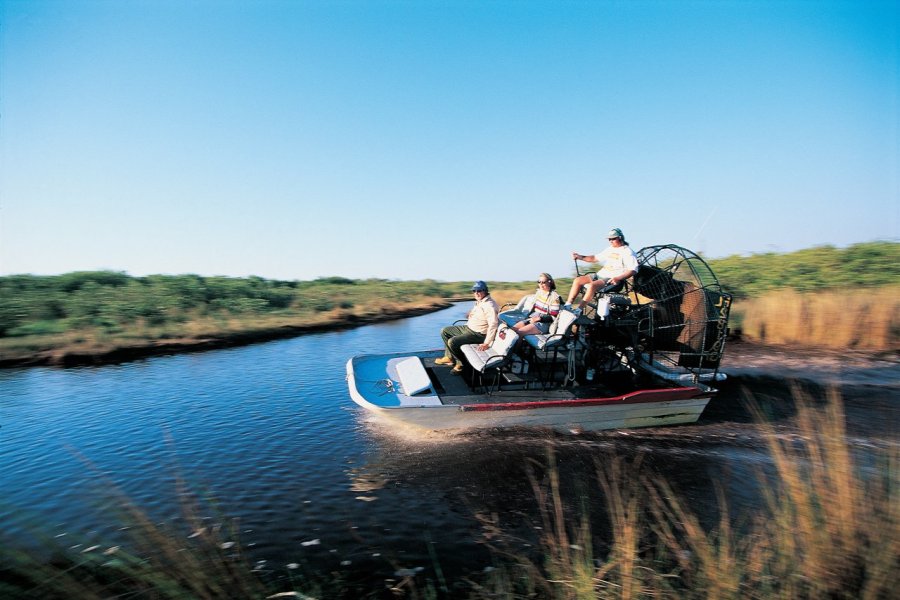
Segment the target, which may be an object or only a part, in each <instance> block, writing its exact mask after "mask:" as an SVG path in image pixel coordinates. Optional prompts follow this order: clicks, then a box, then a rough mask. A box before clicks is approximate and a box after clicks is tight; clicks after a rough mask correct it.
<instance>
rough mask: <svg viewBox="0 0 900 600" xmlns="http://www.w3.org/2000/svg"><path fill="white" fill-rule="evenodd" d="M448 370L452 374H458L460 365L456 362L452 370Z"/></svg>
mask: <svg viewBox="0 0 900 600" xmlns="http://www.w3.org/2000/svg"><path fill="white" fill-rule="evenodd" d="M450 372H451V373H453V374H454V375H459V374H460V373H462V365H461V364H457V365H456V366H455V367H453V370H452V371H450Z"/></svg>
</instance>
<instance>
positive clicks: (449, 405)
mask: <svg viewBox="0 0 900 600" xmlns="http://www.w3.org/2000/svg"><path fill="white" fill-rule="evenodd" d="M637 256H638V264H639V268H638V271H637V273H636V274H635V275H634V276H633V277H632V278H631V279H629V280H628V281H627V282H626V285H625V286H624V288H622V289H620V290H617V291H613V290H606V289H604V290H600V293H599V294H598V295H597V296H595V297H594V298H589V299H587V304H586V306H585V309H584V310H583V312H582V311H578V310H569V309H568V308H564V309H563V310H561V311H560V313H559V315H558V316H557V317H556V319H555V320H554V322H553V324H552V325H551V327H550V331H549V332H548V333H547V334H545V335H529V336H523V337H522V338H521V339H519V336H518V335H517V334H516V332H515V330H514V329H512V328H511V327H507V326H506V324H509V323H513V322H514V321H515V320H516V319H518V318H520V317H523V316H524V315H527V314H528V313H529V312H530V304H529V301H530V302H532V303H533V298H531V297H530V296H525V297H524V298H523V299H522V300H521V301H520V302H519V304H518V305H516V306H515V307H512V306H504V307H503V308H502V309H501V314H500V318H501V322H502V323H503V324H501V328H500V330H499V331H498V334H497V339H496V340H495V341H494V343H493V344H492V345H491V347H490V348H488V349H487V350H486V351H481V350H479V349H478V346H477V345H471V346H464V347H463V351H464V352H465V354H466V359H467V360H466V365H465V368H464V370H463V373H462V375H456V374H453V373H451V368H450V367H449V366H443V365H439V364H436V363H435V359H437V358H440V357H441V356H443V350H442V349H438V350H423V351H416V352H405V353H398V354H369V355H360V356H354V357H353V358H351V359H350V360H349V361H348V362H347V382H348V387H349V390H350V396H351V398H352V399H353V401H354V402H356V403H357V404H358V405H360V406H362V407H363V408H365V409H367V410H368V411H371V412H372V413H375V414H377V415H380V416H381V417H385V418H388V419H391V420H396V421H400V422H403V423H406V424H408V425H413V426H416V427H420V428H424V429H427V430H459V431H462V430H467V429H483V428H514V427H541V428H550V429H556V430H563V431H598V430H605V429H630V428H636V427H652V426H662V425H676V424H684V423H693V422H696V421H697V420H698V419H699V418H700V415H701V414H702V412H703V410H704V409H705V408H706V405H707V403H708V402H709V400H710V399H711V398H712V397H713V396H714V395H715V394H716V392H717V390H716V388H715V387H714V386H715V385H716V383H717V382H719V381H722V380H723V379H724V378H725V375H724V374H723V373H721V372H720V371H719V365H720V362H721V359H722V355H723V352H724V349H725V342H726V338H727V334H728V318H729V313H730V309H731V302H732V297H731V295H730V294H728V293H726V292H725V291H724V290H723V288H722V286H721V285H720V283H719V281H718V279H717V278H716V276H715V274H714V273H713V271H712V269H710V267H709V265H708V264H707V263H706V262H705V261H704V260H703V259H702V258H701V257H700V256H698V255H697V254H695V253H694V252H692V251H690V250H687V249H685V248H682V247H680V246H675V245H662V246H648V247H646V248H642V249H641V250H640V251H639V252H637ZM577 268H578V265H577V263H576V269H577Z"/></svg>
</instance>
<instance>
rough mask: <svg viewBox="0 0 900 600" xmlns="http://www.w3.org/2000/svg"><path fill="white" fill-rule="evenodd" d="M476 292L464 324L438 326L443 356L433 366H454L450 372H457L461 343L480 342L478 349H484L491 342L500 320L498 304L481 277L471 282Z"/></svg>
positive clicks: (461, 361) (457, 373)
mask: <svg viewBox="0 0 900 600" xmlns="http://www.w3.org/2000/svg"><path fill="white" fill-rule="evenodd" d="M472 293H474V294H475V306H474V307H472V310H470V311H469V314H468V320H467V321H466V324H465V325H450V326H448V327H444V328H443V329H441V339H442V340H444V356H443V357H442V358H439V359H437V360H435V361H434V363H435V364H436V365H448V366H449V365H454V367H453V371H451V372H452V373H454V374H456V375H459V374H460V373H462V368H463V353H462V350H461V348H462V346H463V345H465V344H481V345H480V346H479V348H480V349H481V350H487V349H488V347H489V346H490V345H491V344H492V343H494V337H495V336H496V335H497V327H498V325H499V324H500V319H499V318H498V317H497V314H498V313H499V312H500V307H499V306H497V303H496V302H495V301H494V299H493V298H491V293H490V290H488V286H487V284H486V283H485V282H483V281H481V280H480V279H479V280H478V281H476V282H475V283H474V284H473V285H472Z"/></svg>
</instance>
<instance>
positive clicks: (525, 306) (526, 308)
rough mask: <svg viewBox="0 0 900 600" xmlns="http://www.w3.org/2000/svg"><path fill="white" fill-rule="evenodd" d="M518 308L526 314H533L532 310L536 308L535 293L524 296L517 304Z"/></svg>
mask: <svg viewBox="0 0 900 600" xmlns="http://www.w3.org/2000/svg"><path fill="white" fill-rule="evenodd" d="M516 310H518V311H522V312H523V313H525V314H526V315H528V314H531V311H533V310H534V294H528V295H527V296H522V299H521V300H519V303H518V304H517V305H516Z"/></svg>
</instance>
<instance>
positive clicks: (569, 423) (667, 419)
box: [347, 351, 715, 431]
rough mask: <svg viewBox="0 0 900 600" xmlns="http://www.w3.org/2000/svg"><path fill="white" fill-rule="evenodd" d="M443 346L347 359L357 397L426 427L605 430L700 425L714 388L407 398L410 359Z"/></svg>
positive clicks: (390, 415)
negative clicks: (401, 365)
mask: <svg viewBox="0 0 900 600" xmlns="http://www.w3.org/2000/svg"><path fill="white" fill-rule="evenodd" d="M440 354H441V353H440V352H439V351H430V352H418V353H412V354H410V353H407V354H402V355H401V354H397V355H368V356H357V357H354V358H351V359H350V360H349V361H348V362H347V381H348V386H349V390H350V396H351V398H352V399H353V401H354V402H356V403H357V404H358V405H360V406H362V407H363V408H365V409H367V410H369V411H371V412H372V413H374V414H377V415H379V416H381V417H384V418H387V419H392V420H396V421H400V422H403V423H405V424H408V425H413V426H416V427H421V428H424V429H427V430H466V429H484V428H496V427H504V428H511V427H541V428H551V429H557V430H563V431H600V430H605V429H623V428H628V429H630V428H637V427H654V426H663V425H678V424H684V423H693V422H696V421H697V419H699V418H700V415H701V413H702V412H703V410H704V409H705V408H706V405H707V403H708V402H709V400H710V398H711V397H712V395H713V394H714V393H715V390H714V389H712V388H709V387H707V386H705V385H702V384H699V385H696V386H686V387H685V386H678V387H668V388H667V387H663V388H654V389H643V390H641V389H639V390H635V391H633V392H629V393H626V394H622V395H614V396H605V397H583V396H582V397H576V396H574V395H572V394H560V393H555V394H554V393H546V392H542V391H541V390H525V391H518V392H513V393H511V394H505V393H499V394H498V393H495V394H493V395H491V396H485V395H482V394H475V393H472V394H471V395H470V396H457V397H455V398H452V399H451V398H449V397H447V396H444V397H442V396H441V395H440V394H438V393H437V392H436V391H435V390H434V389H433V388H432V389H429V390H426V391H424V392H420V393H417V394H415V395H413V396H408V395H406V394H405V393H404V391H403V382H402V381H401V380H400V378H399V377H398V374H397V370H396V364H397V363H398V361H402V360H403V359H404V358H408V357H410V356H416V357H419V358H420V359H426V360H427V359H433V358H435V357H436V356H439V355H440Z"/></svg>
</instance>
